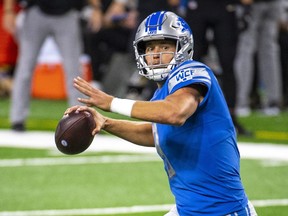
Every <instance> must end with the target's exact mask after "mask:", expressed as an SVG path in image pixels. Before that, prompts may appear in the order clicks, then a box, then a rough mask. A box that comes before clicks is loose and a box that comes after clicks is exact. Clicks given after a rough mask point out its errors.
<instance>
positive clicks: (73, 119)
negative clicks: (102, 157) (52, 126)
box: [55, 111, 96, 155]
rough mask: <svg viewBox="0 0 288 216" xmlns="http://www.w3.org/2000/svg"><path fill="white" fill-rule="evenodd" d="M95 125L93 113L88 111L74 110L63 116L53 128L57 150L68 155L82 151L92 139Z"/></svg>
mask: <svg viewBox="0 0 288 216" xmlns="http://www.w3.org/2000/svg"><path fill="white" fill-rule="evenodd" d="M95 126H96V125H95V121H94V119H93V115H92V114H91V113H90V112H88V111H81V112H75V111H74V112H71V113H69V114H68V115H65V116H63V118H62V119H61V120H60V121H59V123H58V125H57V128H56V130H55V143H56V146H57V148H58V150H59V151H60V152H62V153H64V154H68V155H74V154H79V153H81V152H84V151H85V150H86V149H87V148H88V147H89V146H90V145H91V143H92V141H93V139H94V136H93V135H92V131H93V129H94V128H95Z"/></svg>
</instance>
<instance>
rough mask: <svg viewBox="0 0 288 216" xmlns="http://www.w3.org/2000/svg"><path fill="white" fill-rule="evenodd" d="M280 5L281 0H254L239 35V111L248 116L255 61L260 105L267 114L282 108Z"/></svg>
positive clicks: (236, 63)
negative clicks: (279, 38) (244, 25)
mask: <svg viewBox="0 0 288 216" xmlns="http://www.w3.org/2000/svg"><path fill="white" fill-rule="evenodd" d="M281 5H282V3H281V0H254V2H253V3H252V4H251V5H250V7H249V8H246V13H247V14H246V16H249V19H247V20H248V22H247V26H246V28H245V29H244V30H243V31H242V32H241V33H240V35H239V43H238V50H237V56H236V61H235V70H236V75H237V108H236V110H237V113H238V115H241V116H248V115H250V113H251V100H250V94H251V91H252V87H253V80H254V73H255V71H256V70H255V64H256V68H257V79H256V80H255V85H256V86H255V89H256V91H257V93H258V95H259V97H260V108H261V109H262V111H263V113H264V114H266V115H278V114H279V112H280V106H281V102H282V93H281V91H282V81H281V71H280V56H279V43H278V33H279V21H280V14H281V7H282V6H281ZM255 57H256V58H255ZM255 59H256V62H255ZM286 61H287V60H286Z"/></svg>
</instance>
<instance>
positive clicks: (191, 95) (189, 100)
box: [65, 11, 257, 216]
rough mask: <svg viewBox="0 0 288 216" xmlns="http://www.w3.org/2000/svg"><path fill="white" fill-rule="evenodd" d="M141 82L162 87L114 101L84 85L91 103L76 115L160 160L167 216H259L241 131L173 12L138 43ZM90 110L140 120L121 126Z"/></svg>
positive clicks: (141, 33)
mask: <svg viewBox="0 0 288 216" xmlns="http://www.w3.org/2000/svg"><path fill="white" fill-rule="evenodd" d="M134 48H135V55H136V61H137V65H138V68H139V73H140V75H143V76H145V77H146V78H148V79H151V80H154V81H155V82H156V83H157V86H158V89H157V90H156V91H155V93H154V96H153V97H152V98H151V100H150V101H134V100H128V99H120V98H115V97H113V96H111V95H108V94H106V93H104V92H103V91H100V90H98V89H95V88H93V87H92V86H91V85H89V83H88V82H86V81H85V80H83V79H81V78H79V77H78V78H75V80H74V86H75V87H76V89H78V90H79V91H80V92H82V93H84V94H85V95H87V96H88V97H87V98H79V101H80V102H82V103H83V104H85V105H86V106H74V107H71V108H69V109H67V110H66V112H65V114H67V113H70V112H72V111H73V110H78V111H83V110H90V111H91V112H93V115H94V120H95V122H96V128H95V129H94V131H93V134H96V133H98V132H99V131H100V130H105V131H107V132H109V133H111V134H114V135H116V136H118V137H121V138H123V139H125V140H128V141H130V142H132V143H135V144H137V145H142V146H151V147H156V149H157V152H158V154H159V155H160V157H161V158H162V159H163V162H164V165H165V170H166V172H167V177H168V179H169V183H170V188H171V191H172V193H173V195H174V196H175V202H176V205H175V207H174V208H173V209H171V211H170V212H168V213H167V214H166V215H169V216H170V215H172V216H177V215H206V216H207V215H214V216H215V215H238V216H240V215H242V216H243V215H253V216H255V215H257V213H256V212H255V209H254V207H253V206H252V204H251V203H250V202H249V200H248V198H247V195H246V193H245V190H244V188H243V185H242V182H241V178H240V163H239V161H240V155H239V150H238V148H237V143H236V132H235V128H234V125H233V122H232V119H231V116H230V114H229V110H228V107H227V103H226V101H225V98H224V96H223V93H222V91H221V88H220V86H219V84H218V82H217V80H216V78H215V76H214V74H213V72H212V71H211V69H210V68H209V67H207V66H206V65H204V64H203V63H201V62H197V61H194V60H193V59H192V56H193V37H192V31H191V29H190V28H189V26H188V25H187V23H186V22H185V21H184V20H183V19H182V18H181V17H179V16H177V15H176V14H174V13H172V12H167V11H160V12H155V13H152V14H151V15H149V16H148V17H147V18H146V19H145V20H144V21H143V22H142V23H141V24H140V26H139V28H138V30H137V32H136V36H135V41H134ZM91 106H95V107H97V108H100V109H102V110H104V111H111V112H115V113H120V114H122V115H126V116H129V117H133V118H136V119H139V120H142V121H129V120H116V119H112V118H108V117H106V116H103V115H102V114H100V113H98V112H97V111H96V110H95V109H93V108H92V107H91Z"/></svg>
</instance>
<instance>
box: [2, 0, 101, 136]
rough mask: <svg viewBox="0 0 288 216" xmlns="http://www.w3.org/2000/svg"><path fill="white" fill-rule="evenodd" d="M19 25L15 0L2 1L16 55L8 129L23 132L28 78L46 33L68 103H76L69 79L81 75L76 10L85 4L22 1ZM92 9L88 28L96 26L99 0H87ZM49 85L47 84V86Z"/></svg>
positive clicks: (56, 0) (59, 0) (58, 0)
mask: <svg viewBox="0 0 288 216" xmlns="http://www.w3.org/2000/svg"><path fill="white" fill-rule="evenodd" d="M24 3H25V7H24V8H23V10H22V14H21V15H22V16H21V20H19V21H20V22H21V23H20V26H19V28H16V15H17V14H16V11H15V10H14V6H15V4H16V0H4V9H3V10H4V13H3V27H4V28H5V29H6V30H7V31H8V32H9V33H11V34H14V35H15V37H17V42H18V45H19V54H18V59H17V65H16V69H15V75H14V83H13V89H12V101H11V110H10V121H11V128H12V130H15V131H25V121H26V118H27V116H28V113H29V104H30V97H31V96H30V92H31V81H32V77H33V72H34V68H35V65H36V62H37V57H38V54H39V51H40V49H41V47H42V45H43V43H44V41H45V39H46V38H47V37H48V36H52V37H53V38H54V40H55V42H56V44H57V45H58V48H59V51H60V54H61V56H62V58H63V66H64V70H65V72H66V73H65V75H66V88H67V93H68V102H69V105H75V104H77V103H78V102H77V98H78V97H80V96H81V94H79V92H77V91H75V89H74V88H73V78H74V77H75V76H81V71H80V61H79V59H80V55H81V53H82V43H81V41H82V39H81V31H80V23H79V17H80V15H79V9H80V8H81V7H82V6H83V5H84V4H85V3H86V1H84V0H83V1H81V0H69V1H66V0H31V1H22V4H24ZM89 3H90V4H91V5H92V6H93V9H94V11H95V12H93V15H94V16H92V17H91V20H90V21H91V23H90V24H91V27H92V28H98V22H99V19H98V11H99V9H100V6H101V1H100V0H91V1H90V2H89ZM52 85H53V84H52V83H51V88H53V86H52Z"/></svg>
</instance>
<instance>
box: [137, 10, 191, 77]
mask: <svg viewBox="0 0 288 216" xmlns="http://www.w3.org/2000/svg"><path fill="white" fill-rule="evenodd" d="M159 40H169V41H171V40H172V41H175V43H176V44H175V45H176V52H175V53H171V51H170V52H161V53H154V54H151V53H149V54H146V53H145V49H146V43H147V42H148V41H159ZM133 46H134V50H135V57H136V61H137V67H138V69H139V74H140V75H143V76H145V77H146V78H148V79H151V80H154V81H157V82H159V81H163V80H165V79H166V78H167V77H168V75H169V73H170V71H171V70H172V69H173V68H174V67H175V66H177V65H179V64H181V63H182V62H184V61H186V60H188V59H192V55H193V37H192V32H191V30H190V28H189V26H188V24H187V23H186V22H185V21H184V20H183V19H182V18H181V17H179V16H177V15H176V14H174V13H172V12H167V11H160V12H156V13H153V14H151V15H150V16H148V17H147V18H146V19H145V20H144V21H143V22H142V23H141V24H140V25H139V27H138V30H137V33H136V36H135V41H134V43H133ZM171 54H173V55H171ZM149 55H150V56H152V55H160V62H159V64H157V65H148V64H147V62H146V60H145V59H146V58H149ZM164 55H171V56H172V59H171V61H170V62H169V63H167V64H164V63H162V62H161V59H162V57H163V56H164Z"/></svg>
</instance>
